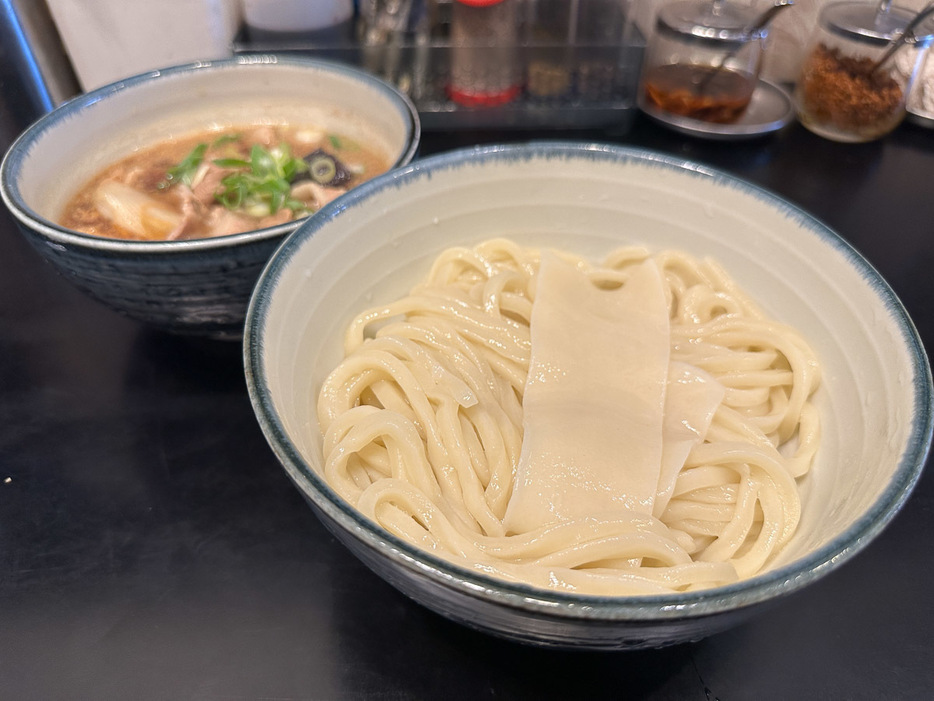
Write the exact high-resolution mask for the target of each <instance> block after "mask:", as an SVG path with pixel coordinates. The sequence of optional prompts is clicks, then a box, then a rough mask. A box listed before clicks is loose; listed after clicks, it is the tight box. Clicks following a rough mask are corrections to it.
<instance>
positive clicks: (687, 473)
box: [318, 239, 820, 596]
mask: <svg viewBox="0 0 934 701" xmlns="http://www.w3.org/2000/svg"><path fill="white" fill-rule="evenodd" d="M558 255H560V256H561V257H562V258H563V259H565V260H568V261H571V262H573V263H574V264H575V265H576V266H578V268H579V269H580V270H584V271H586V273H587V275H588V277H589V278H590V279H591V280H592V281H593V282H594V283H595V284H598V285H601V286H604V287H613V286H618V285H621V284H623V285H624V284H625V281H626V279H627V275H628V271H629V270H631V269H632V268H633V266H634V265H636V264H638V263H640V262H642V261H644V260H645V259H647V258H649V257H652V258H654V260H655V262H656V264H657V265H658V266H659V269H660V270H661V272H662V273H663V276H664V280H665V282H666V283H667V289H666V297H667V299H668V302H669V305H668V306H669V310H670V329H671V356H670V359H671V361H672V362H674V361H676V360H677V361H682V362H684V363H688V364H691V365H693V366H695V367H697V368H700V369H702V370H703V371H705V372H707V373H709V374H710V375H712V376H713V377H715V378H716V379H717V380H718V381H719V382H720V383H721V384H722V385H723V386H724V387H725V389H726V391H725V395H724V399H723V401H722V403H721V404H720V406H719V407H718V408H717V410H716V412H715V413H714V417H713V421H712V422H711V426H710V428H709V430H708V432H707V435H706V438H705V440H704V441H703V443H701V444H699V445H697V446H695V447H694V449H693V450H692V451H691V452H690V454H689V456H688V459H687V461H686V462H685V464H684V466H683V468H682V469H681V471H680V473H679V474H678V476H677V479H676V482H675V486H674V490H673V491H672V493H671V495H670V500H668V501H667V502H666V504H667V505H666V507H665V508H664V511H663V512H662V513H661V514H660V515H658V517H655V516H652V515H646V514H638V513H632V512H627V511H625V510H620V513H618V514H615V515H612V516H609V515H606V514H603V515H601V516H600V517H590V516H588V517H586V518H577V519H574V520H570V521H567V522H557V523H551V524H549V525H546V526H543V527H540V528H536V529H534V530H532V531H530V532H526V533H508V532H506V530H505V528H504V526H503V516H504V514H505V512H506V507H507V504H508V502H509V498H510V494H511V492H512V489H513V485H514V480H515V474H516V467H517V463H518V460H519V455H520V450H521V446H522V432H523V410H522V397H523V391H524V388H525V382H526V375H527V373H528V369H529V359H530V352H531V350H530V340H529V339H530V330H529V320H530V317H531V314H532V306H533V304H534V299H535V283H536V274H537V270H538V265H539V258H540V254H539V252H538V251H536V250H532V249H528V248H523V247H520V246H518V245H516V244H515V243H513V242H511V241H507V240H502V239H495V240H490V241H487V242H485V243H483V244H481V245H479V246H477V247H476V248H473V249H467V248H452V249H449V250H447V251H445V252H444V253H443V254H442V255H441V256H440V257H439V258H438V259H437V261H436V262H435V264H434V266H433V268H432V270H431V272H430V274H429V276H428V278H427V279H426V280H425V281H424V282H422V283H421V284H419V285H418V286H417V287H415V288H414V289H413V290H412V292H411V293H410V295H409V296H407V297H405V298H404V299H401V300H399V301H397V302H394V303H392V304H388V305H386V306H381V307H376V308H373V309H371V310H368V311H366V312H364V313H362V314H361V315H359V316H358V317H357V318H356V319H354V320H353V322H352V323H351V325H350V326H349V328H348V330H347V334H346V339H345V351H346V358H345V359H344V360H343V361H342V362H341V364H340V365H339V366H338V367H337V368H336V369H335V370H334V371H333V372H332V373H331V374H330V375H329V377H328V378H327V379H326V381H325V383H324V385H323V387H322V389H321V392H320V394H319V397H318V418H319V421H320V424H321V430H322V432H323V434H324V457H325V463H324V473H325V474H324V476H325V479H326V481H327V482H328V484H330V485H331V487H332V488H333V489H334V490H335V491H336V492H337V493H338V494H339V495H340V496H341V497H343V498H344V499H346V500H347V501H348V502H349V503H350V504H352V505H354V506H355V507H356V508H357V509H358V510H359V511H360V512H362V513H363V514H364V515H365V516H367V517H368V518H370V519H372V520H373V521H374V522H376V523H377V524H379V525H380V526H382V527H383V528H385V529H386V530H387V531H389V532H391V533H393V534H395V535H397V536H398V537H400V538H402V539H404V540H406V541H409V542H411V543H413V544H415V545H417V546H419V547H421V548H424V549H425V550H428V551H430V552H432V553H434V554H436V555H438V556H440V557H443V558H446V559H448V560H450V561H452V562H454V563H456V564H458V565H460V566H462V567H466V568H470V569H473V570H475V571H478V572H483V573H486V574H488V575H491V576H494V577H499V578H505V579H507V580H511V581H517V582H524V583H526V584H530V585H532V586H536V587H542V588H549V589H558V590H565V591H571V592H576V593H581V594H593V595H614V596H615V595H632V594H651V593H665V592H671V591H684V590H690V589H698V588H705V587H711V586H717V585H721V584H726V583H729V582H733V581H736V580H737V579H741V578H746V577H750V576H752V575H754V574H756V573H757V572H759V571H760V570H762V569H763V567H764V566H766V565H767V563H768V562H769V559H770V557H771V556H772V555H774V554H775V553H777V552H778V550H779V549H780V548H781V547H782V546H783V545H784V544H785V543H786V542H787V541H788V539H789V538H790V537H791V535H792V534H793V533H794V531H795V528H796V526H797V523H798V520H799V515H800V498H799V493H798V484H797V482H798V480H799V479H800V478H801V477H802V476H803V475H805V474H806V473H807V472H808V470H809V469H810V466H811V463H812V461H813V457H814V453H815V451H816V450H817V447H818V443H819V440H820V435H819V434H820V430H819V421H818V416H817V411H816V409H815V407H814V406H813V404H812V403H811V401H810V397H811V395H812V393H813V392H814V390H815V389H816V387H817V385H818V382H819V376H820V371H819V365H818V363H817V360H816V358H815V356H814V354H813V353H812V351H811V350H810V349H809V348H808V345H807V344H806V343H805V341H804V340H803V339H802V338H801V337H800V336H799V335H798V334H797V333H796V332H795V331H794V330H792V329H790V328H788V327H787V326H785V325H782V324H780V323H777V322H775V321H773V320H770V319H768V318H766V317H765V316H764V314H763V313H762V312H761V311H760V309H759V308H758V307H757V306H756V305H755V304H754V303H753V302H752V301H751V300H750V299H749V298H748V297H747V296H746V295H745V294H743V292H742V291H741V290H739V289H737V287H736V285H735V284H734V283H733V282H732V281H731V279H730V278H729V277H728V276H727V275H726V274H725V272H724V271H723V270H721V269H720V268H719V267H718V266H717V265H716V264H715V263H714V262H712V261H710V260H703V261H701V260H695V259H693V258H692V257H690V256H688V255H686V254H684V253H681V252H677V251H661V252H658V253H655V254H654V255H650V254H649V252H648V251H646V250H644V249H641V248H626V249H620V250H618V251H615V252H614V253H612V254H611V255H609V256H608V257H607V258H606V259H605V260H604V262H603V264H602V265H599V266H593V265H590V264H588V262H586V261H585V260H583V259H579V258H576V257H574V256H571V255H569V254H567V253H564V252H559V253H558ZM667 496H668V495H666V499H667Z"/></svg>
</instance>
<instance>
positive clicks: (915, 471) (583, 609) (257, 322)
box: [243, 141, 934, 622]
mask: <svg viewBox="0 0 934 701" xmlns="http://www.w3.org/2000/svg"><path fill="white" fill-rule="evenodd" d="M529 159H593V160H598V161H611V162H616V163H619V164H620V165H625V164H627V163H637V164H648V165H652V166H655V167H660V168H666V169H670V170H674V171H678V172H681V173H687V174H690V175H693V176H696V177H701V178H709V179H712V180H713V181H714V182H715V183H716V184H718V185H720V186H723V187H728V188H735V189H738V190H740V191H742V192H744V193H746V194H748V195H751V196H752V197H754V198H757V199H758V200H760V201H762V202H764V203H765V204H767V205H768V206H770V207H772V208H775V209H777V210H779V211H782V212H783V213H785V214H787V215H788V216H790V217H793V218H794V219H795V220H796V221H798V222H799V223H800V224H801V225H802V226H803V227H804V228H805V229H807V230H808V231H809V232H810V233H812V234H813V235H814V236H816V237H818V238H820V239H821V240H823V241H824V242H826V243H827V244H828V245H829V246H831V247H833V248H835V249H836V250H837V251H838V252H840V253H841V254H842V256H843V257H844V258H845V260H847V261H848V262H849V264H850V265H852V266H853V267H854V268H855V269H856V270H857V271H858V272H859V273H860V274H861V276H862V278H863V279H864V280H865V281H866V282H867V284H869V285H870V286H871V287H872V289H873V290H874V291H875V293H876V294H877V295H878V296H879V297H880V299H881V300H882V301H883V303H884V305H885V307H886V309H887V310H888V311H889V313H890V314H891V317H892V319H893V320H894V323H895V325H896V327H897V329H898V331H899V333H900V335H901V340H902V342H903V343H904V344H905V347H906V348H907V349H908V351H909V355H910V357H911V360H912V363H911V377H912V380H911V385H912V388H913V394H914V399H915V402H914V411H913V413H912V426H911V432H910V436H909V438H908V441H907V445H906V450H905V452H904V454H903V455H902V457H901V460H900V462H899V464H898V466H897V468H896V470H895V472H894V474H893V476H892V479H891V481H890V482H889V484H888V486H887V487H886V489H885V490H884V491H883V492H882V493H881V494H880V495H879V496H878V498H877V499H876V500H875V502H874V503H873V504H872V506H871V507H870V508H869V509H867V511H866V512H865V513H864V514H863V515H862V516H861V517H860V518H859V519H857V520H856V521H855V522H854V523H853V524H851V525H850V527H849V528H847V529H846V530H845V531H844V532H843V533H841V534H840V535H839V536H837V537H836V538H834V539H833V540H831V541H829V542H828V543H825V544H824V545H823V546H821V547H819V548H817V549H816V550H815V551H813V552H811V553H809V554H808V555H806V556H804V557H802V558H799V559H797V560H795V561H793V562H791V563H788V564H786V565H783V566H781V567H778V568H776V569H774V570H770V571H768V572H765V573H763V574H760V575H757V576H755V577H751V578H748V579H744V580H741V581H739V582H736V583H734V584H729V585H724V586H720V587H714V588H710V589H703V590H698V591H693V592H684V593H677V594H659V595H643V596H590V595H581V594H572V593H565V592H559V591H548V590H543V589H540V588H537V587H532V586H529V585H524V584H519V583H513V582H506V581H502V580H499V579H495V578H492V577H489V576H486V575H483V574H479V573H477V572H474V571H472V570H469V569H467V568H464V567H460V566H458V565H456V564H452V563H451V562H450V561H448V560H444V559H442V558H439V557H437V556H434V555H432V554H430V553H427V552H425V551H422V550H421V549H419V548H417V547H416V546H414V545H412V544H410V543H408V542H406V541H404V540H402V539H400V538H397V537H395V536H393V535H391V534H389V533H388V532H386V531H384V530H382V529H381V528H380V527H378V526H376V525H375V524H374V523H372V522H370V521H369V520H368V519H366V518H365V517H363V516H362V515H361V514H359V512H357V511H356V510H355V509H354V508H353V507H352V506H350V505H349V504H347V503H346V502H344V501H343V499H341V498H340V497H339V496H338V495H337V494H336V493H335V492H334V491H333V490H332V489H331V488H330V487H329V486H328V485H327V484H326V483H325V482H324V481H323V480H322V479H321V478H320V477H319V476H318V475H317V473H316V472H315V471H314V470H313V469H312V468H311V467H310V466H309V465H308V464H307V463H306V462H305V460H304V459H303V458H302V456H301V453H300V451H299V450H298V449H297V448H296V446H295V445H294V444H293V443H292V441H291V440H290V439H289V437H288V434H287V432H286V430H285V427H284V425H283V423H282V421H281V420H280V419H279V417H278V415H277V413H276V410H275V407H274V403H273V401H272V398H271V397H270V396H269V394H268V384H267V376H266V371H265V368H264V365H263V354H264V353H263V351H264V341H263V330H264V326H265V324H266V319H267V315H268V313H269V308H270V304H271V302H270V300H271V298H272V295H273V293H274V290H275V287H276V284H277V281H278V279H279V277H280V276H281V275H282V273H283V272H284V270H285V268H286V267H287V266H288V264H289V262H290V259H291V258H292V256H293V254H294V253H295V251H296V250H298V249H299V248H300V247H301V246H302V245H303V243H304V242H305V241H307V240H308V239H310V238H312V237H314V236H315V235H316V234H317V233H318V232H319V231H320V230H321V229H322V228H323V227H325V226H327V225H328V222H329V221H330V220H332V219H334V217H336V216H339V215H340V213H341V212H342V211H345V210H352V209H354V208H356V207H363V206H366V205H367V202H368V200H369V199H371V198H372V197H373V196H374V195H376V194H377V193H380V192H382V191H384V190H388V189H392V188H399V187H402V186H404V185H406V184H408V183H411V182H414V181H418V180H424V179H430V178H431V177H432V174H434V173H437V172H441V171H446V170H451V169H458V168H462V167H465V166H476V165H478V164H482V163H485V162H497V161H498V162H508V161H515V160H529ZM243 353H244V367H245V371H246V379H247V387H248V391H249V395H250V400H251V402H252V404H253V408H254V412H255V413H256V416H257V419H258V421H259V423H260V426H261V428H262V430H263V432H264V434H265V435H266V438H267V441H268V442H269V444H270V446H271V447H272V449H273V451H274V452H275V454H276V456H277V457H278V459H279V460H280V462H282V464H283V465H284V466H285V467H286V469H287V472H289V475H290V477H291V478H292V479H293V481H295V482H296V485H297V486H298V487H299V489H300V490H301V491H302V492H303V494H304V495H305V496H306V498H308V499H309V500H310V501H311V503H312V504H313V505H314V506H316V507H317V508H318V509H320V510H321V511H323V512H324V513H325V514H326V515H328V516H329V517H330V518H332V519H333V520H335V521H337V523H338V524H339V525H340V526H341V528H342V529H344V530H345V531H347V532H348V533H349V534H350V535H351V536H353V537H356V538H357V539H358V540H361V541H362V542H363V543H364V544H366V545H368V546H370V547H372V548H375V549H377V550H378V551H379V552H380V553H381V554H384V555H386V556H388V557H390V558H392V559H394V560H397V561H400V564H402V565H403V566H405V567H407V568H408V569H409V570H412V571H415V572H418V573H420V574H422V575H425V576H427V577H429V578H431V579H432V580H434V581H435V582H437V583H439V584H442V585H444V586H447V587H448V588H450V589H454V590H457V591H460V592H462V593H464V594H467V595H469V596H474V597H478V598H481V599H485V600H487V601H492V602H495V603H499V604H501V605H505V606H509V607H512V608H517V609H524V610H527V611H533V612H535V613H536V614H538V615H543V616H548V617H555V618H565V619H579V620H594V621H601V620H602V621H617V622H624V621H642V622H648V621H663V620H667V621H671V620H677V619H687V618H699V617H704V616H711V615H715V614H722V613H727V612H730V611H736V610H739V609H743V608H746V607H749V606H753V605H755V604H759V603H763V602H767V601H770V600H772V599H776V598H778V597H780V596H784V595H787V594H790V593H792V592H794V591H796V590H798V589H800V588H802V587H804V586H805V585H807V584H809V583H811V582H813V581H815V580H817V579H820V578H821V577H823V576H825V575H826V574H829V573H830V572H831V571H833V570H834V569H836V568H837V567H839V566H840V565H841V564H843V563H844V562H846V561H848V560H849V559H850V558H851V557H853V556H854V555H856V554H857V553H858V552H860V551H861V550H862V549H863V548H865V547H866V546H867V545H868V544H869V543H870V542H871V541H872V540H873V539H874V538H875V537H876V536H878V535H879V533H881V532H882V530H883V529H884V528H885V527H886V526H887V525H888V524H889V522H890V521H891V520H892V519H893V518H894V517H895V515H896V514H897V513H898V511H899V510H900V509H901V508H902V506H903V505H904V503H905V501H906V500H907V499H908V497H909V495H910V494H911V492H912V490H913V489H914V487H915V485H916V484H917V481H918V479H919V478H920V476H921V473H922V471H923V468H924V465H925V462H926V460H927V457H928V454H929V452H930V449H931V442H932V433H934V414H932V397H934V386H932V376H931V368H930V364H929V361H928V357H927V354H926V352H925V350H924V347H923V344H922V342H921V339H920V336H919V335H918V332H917V330H916V328H915V326H914V324H913V322H912V320H911V318H910V317H909V315H908V313H907V310H906V309H905V307H904V305H903V304H902V303H901V301H900V300H899V298H898V297H897V295H896V294H895V292H894V290H893V289H892V288H891V286H890V285H889V284H888V283H887V282H886V281H885V279H883V277H882V276H881V275H880V274H879V273H878V271H876V270H875V268H874V267H873V266H872V265H871V264H870V263H869V262H868V261H867V260H866V259H865V258H864V257H863V256H862V255H861V254H860V253H859V252H858V251H857V250H856V249H855V248H853V246H851V245H850V244H849V243H848V242H847V241H845V240H844V239H843V238H842V237H841V236H840V235H839V234H837V233H836V232H835V231H833V230H832V229H830V228H829V227H828V226H826V225H825V224H823V223H822V222H820V221H819V220H817V219H816V218H815V217H813V216H812V215H810V214H808V213H807V212H805V211H804V210H802V209H801V208H799V207H798V206H797V205H795V204H793V203H791V202H789V201H788V200H786V199H784V198H782V197H781V196H779V195H777V194H775V193H773V192H771V191H769V190H766V189H764V188H761V187H759V186H757V185H754V184H752V183H750V182H748V181H746V180H744V179H741V178H738V177H736V176H733V175H730V174H728V173H726V172H723V171H720V170H718V169H715V168H711V167H708V166H704V165H700V164H698V163H695V162H692V161H689V160H686V159H681V158H677V157H674V156H669V155H664V154H661V153H658V152H654V151H652V150H649V149H644V148H638V147H631V146H619V145H610V144H601V143H584V142H569V141H533V142H529V143H526V144H520V145H490V146H481V147H472V148H465V149H458V150H453V151H449V152H446V153H442V154H438V155H435V156H430V157H427V158H424V159H421V160H418V161H415V162H413V163H412V164H410V165H408V166H405V167H403V168H399V169H396V170H395V171H392V172H390V173H387V174H385V175H382V176H379V177H377V178H375V179H373V180H371V181H369V182H367V183H364V184H363V185H361V186H360V187H358V188H355V189H354V190H353V191H351V192H350V193H348V194H347V195H346V196H345V197H343V198H341V200H340V201H339V202H335V203H332V204H331V205H328V206H327V207H325V208H323V209H322V210H321V211H320V212H319V216H317V217H315V218H313V219H310V220H308V221H307V222H305V223H304V224H303V225H302V226H301V227H299V229H298V230H297V231H296V232H295V233H293V234H292V235H291V236H290V237H289V238H288V239H286V240H285V241H284V242H283V243H282V244H281V245H280V246H279V248H278V249H277V251H276V253H275V254H274V255H273V256H272V257H271V259H270V260H269V261H268V262H267V264H266V266H265V268H264V271H263V273H262V274H261V275H260V278H259V280H258V282H257V284H256V286H255V287H254V290H253V295H252V298H251V300H250V305H249V307H248V310H247V316H246V323H245V327H244V338H243Z"/></svg>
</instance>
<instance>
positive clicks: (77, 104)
mask: <svg viewBox="0 0 934 701" xmlns="http://www.w3.org/2000/svg"><path fill="white" fill-rule="evenodd" d="M274 65H281V66H289V67H293V68H307V69H313V70H316V71H325V72H329V73H333V74H336V75H339V76H343V77H346V78H348V79H350V80H355V81H358V82H360V83H362V84H365V85H367V86H369V87H370V88H373V89H375V90H376V91H377V92H379V93H382V94H383V95H385V96H386V97H387V98H388V99H389V101H390V102H393V103H394V104H395V105H396V107H397V108H398V110H399V112H400V114H402V115H403V118H404V119H405V121H406V139H405V147H404V148H403V150H402V151H401V153H400V154H399V156H398V158H397V159H396V160H395V161H394V162H393V163H392V164H391V165H390V170H391V169H393V168H397V167H399V166H402V165H405V164H407V163H409V162H410V161H411V160H412V159H413V158H414V157H415V154H416V153H417V151H418V147H419V143H420V141H421V122H420V120H419V116H418V110H417V109H416V108H415V105H414V103H413V102H412V101H411V100H410V99H409V97H408V96H407V95H405V93H403V92H401V91H400V90H399V89H397V88H396V87H395V86H393V85H391V84H389V83H388V82H386V81H384V80H382V79H381V78H378V77H376V76H374V75H372V74H370V73H367V72H366V71H364V70H362V69H359V68H355V67H353V66H349V65H347V64H343V63H339V62H336V61H330V60H327V59H319V58H306V57H301V56H294V57H293V56H280V55H276V54H255V55H253V54H251V55H244V56H236V57H233V58H223V59H217V60H211V61H193V62H190V63H185V64H179V65H176V66H169V67H167V68H159V69H154V70H151V71H146V72H144V73H139V74H137V75H133V76H130V77H128V78H124V79H122V80H118V81H115V82H113V83H110V84H108V85H104V86H101V87H99V88H96V89H94V90H90V91H88V92H86V93H83V94H81V95H78V96H76V97H73V98H71V99H70V100H68V101H66V102H63V103H62V104H61V105H59V106H58V107H56V108H55V109H53V110H51V111H50V112H47V113H46V114H44V115H42V116H41V117H39V118H38V119H36V121H34V122H33V123H32V124H31V125H29V126H28V127H27V128H26V129H25V130H24V131H23V133H21V134H20V135H19V136H18V137H17V138H16V140H14V142H13V143H12V144H11V146H10V148H9V149H8V150H7V152H6V154H5V155H4V157H3V160H2V162H0V198H2V200H3V202H4V204H5V205H6V206H7V208H8V209H9V210H10V211H11V212H12V213H13V215H14V216H15V217H16V218H17V219H18V220H19V221H20V222H21V223H22V224H23V225H25V226H27V227H28V228H29V229H31V230H32V231H35V232H37V233H38V234H40V235H41V236H44V237H45V238H48V239H50V240H51V241H53V242H55V243H58V244H65V245H71V246H77V247H81V248H89V249H96V250H99V251H107V252H113V253H118V254H119V253H135V254H141V253H146V254H160V253H163V254H166V253H179V252H192V251H203V250H212V249H217V248H228V247H232V246H239V245H248V244H252V243H255V242H259V241H266V240H269V239H276V238H281V237H283V236H285V235H287V234H290V233H291V232H293V231H295V230H296V229H297V228H298V227H299V226H301V225H302V224H303V223H305V222H306V221H308V220H309V219H311V218H313V217H314V216H317V213H315V214H313V215H309V216H308V217H305V218H303V219H297V220H295V221H291V222H287V223H285V224H280V225H277V226H271V227H266V228H264V229H254V230H253V231H246V232H243V233H240V234H231V235H229V236H218V237H215V238H204V239H190V240H183V241H129V240H124V239H109V238H104V237H99V236H92V235H90V234H84V233H82V232H79V231H73V230H71V229H67V228H65V227H63V226H60V225H59V224H56V223H55V222H53V221H50V220H48V219H46V218H45V217H43V216H41V215H40V214H38V213H37V212H35V211H34V210H33V209H32V208H31V207H30V206H29V205H28V204H26V202H25V201H24V200H23V197H22V194H21V192H20V189H19V184H18V182H17V177H18V174H19V172H20V170H21V169H22V168H23V166H24V164H25V163H26V161H27V160H28V158H29V154H30V151H31V150H32V146H33V144H35V143H36V141H37V140H38V139H40V138H41V137H42V136H43V134H45V133H46V132H47V131H48V130H51V129H55V128H56V127H57V126H59V125H60V124H62V123H64V122H65V121H68V120H71V119H73V118H75V117H76V116H77V115H80V114H81V112H82V110H84V109H86V108H88V107H90V106H91V105H94V104H96V103H98V102H102V101H106V100H107V99H109V98H110V97H112V96H114V95H118V94H121V93H125V92H127V91H132V90H135V89H138V88H140V87H141V86H145V85H147V84H150V83H152V82H153V81H157V80H172V79H177V78H179V77H183V76H185V75H186V74H195V73H202V72H205V71H210V72H222V71H230V70H241V69H247V70H249V68H250V67H257V68H262V67H268V66H274Z"/></svg>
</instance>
